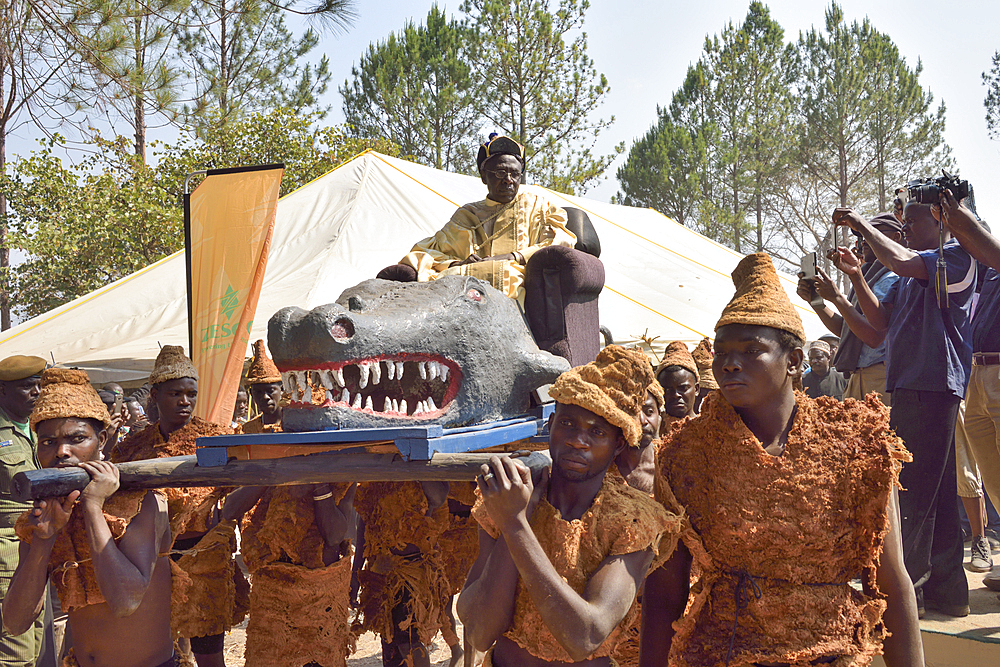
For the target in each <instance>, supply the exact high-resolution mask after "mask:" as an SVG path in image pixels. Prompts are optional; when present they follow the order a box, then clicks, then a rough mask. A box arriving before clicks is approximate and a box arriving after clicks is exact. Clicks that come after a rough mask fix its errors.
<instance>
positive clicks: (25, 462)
mask: <svg viewBox="0 0 1000 667" xmlns="http://www.w3.org/2000/svg"><path fill="white" fill-rule="evenodd" d="M44 369H45V359H42V358H41V357H26V356H21V355H16V356H13V357H7V358H6V359H4V360H3V361H0V600H2V599H3V597H4V596H5V595H6V594H7V587H8V586H9V585H10V579H11V577H13V576H14V570H15V569H16V568H17V553H18V539H17V537H16V536H15V535H14V522H15V521H17V518H18V517H19V516H21V515H22V514H23V513H25V512H27V511H28V510H30V509H31V507H32V504H31V503H30V502H26V503H21V502H16V501H14V500H13V499H12V498H11V495H10V494H11V481H12V480H13V478H14V474H15V473H19V472H21V471H23V470H37V469H39V468H40V467H41V466H40V465H39V464H38V454H37V451H36V448H35V434H34V432H32V430H31V428H30V427H29V426H28V417H29V415H31V410H32V408H34V407H35V399H37V398H38V393H39V390H40V382H41V373H42V370H44ZM44 616H45V614H44V612H43V613H40V614H39V615H38V618H37V619H35V623H34V625H33V626H32V628H31V629H30V630H28V631H27V632H25V633H24V634H20V635H10V634H8V633H7V632H6V631H5V630H0V633H2V634H0V665H3V666H4V667H33V666H34V664H35V661H36V660H37V658H38V655H39V653H40V652H41V650H42V643H43V638H44V633H43V630H44Z"/></svg>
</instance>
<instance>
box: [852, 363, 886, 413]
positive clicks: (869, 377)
mask: <svg viewBox="0 0 1000 667" xmlns="http://www.w3.org/2000/svg"><path fill="white" fill-rule="evenodd" d="M873 391H874V392H875V393H876V394H878V396H879V398H881V399H882V402H883V403H885V404H886V405H887V406H888V405H890V404H891V402H890V400H889V394H887V393H885V363H881V362H880V363H877V364H872V365H871V366H868V367H866V368H859V369H858V370H856V371H854V372H852V373H851V379H850V380H848V381H847V388H846V389H844V398H856V399H857V400H859V401H863V400H865V396H867V395H868V394H870V393H871V392H873Z"/></svg>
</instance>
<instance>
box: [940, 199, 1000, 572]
mask: <svg viewBox="0 0 1000 667" xmlns="http://www.w3.org/2000/svg"><path fill="white" fill-rule="evenodd" d="M932 213H933V214H934V217H935V218H936V219H938V220H940V221H942V222H943V223H944V226H945V228H946V229H947V230H948V231H950V232H951V234H952V235H953V236H954V237H955V239H956V240H957V241H958V242H959V243H960V244H961V245H962V247H963V248H965V249H966V250H968V251H969V253H970V254H971V255H972V256H973V257H974V258H975V259H977V260H978V261H980V262H982V263H983V264H985V265H987V266H988V267H990V268H989V270H988V271H987V272H986V278H985V280H984V281H983V287H982V291H981V293H980V295H979V302H978V303H977V304H976V312H975V315H974V317H973V319H972V351H973V355H972V372H971V373H970V376H969V389H968V392H967V394H966V397H965V431H966V436H967V437H968V441H969V448H970V449H971V450H972V454H973V456H974V457H975V459H976V463H978V464H979V470H980V472H981V473H982V476H983V486H984V487H985V489H986V493H987V494H988V495H989V496H990V498H992V499H1000V423H998V421H1000V414H998V408H1000V273H997V271H998V269H1000V240H998V239H997V238H996V237H994V236H993V235H992V234H990V233H989V232H988V231H986V229H984V228H983V226H982V225H980V224H979V222H978V221H977V220H976V217H975V215H973V213H972V211H970V210H969V209H968V208H966V207H965V206H964V205H963V204H962V203H961V202H959V201H958V200H957V199H956V198H955V196H954V195H953V194H952V193H951V191H950V190H944V192H942V193H941V201H940V204H938V205H936V206H934V207H933V208H932ZM994 502H996V500H994ZM986 553H987V556H988V555H989V551H987V552H986ZM983 583H984V584H986V586H987V587H988V588H990V589H992V590H1000V567H994V568H993V570H992V571H991V572H990V574H988V575H986V579H985V580H984V581H983Z"/></svg>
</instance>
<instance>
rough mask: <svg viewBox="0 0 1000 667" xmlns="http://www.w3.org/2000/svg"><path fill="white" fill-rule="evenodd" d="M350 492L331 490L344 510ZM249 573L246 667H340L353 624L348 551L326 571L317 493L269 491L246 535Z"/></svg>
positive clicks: (343, 487)
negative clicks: (313, 666) (310, 666)
mask: <svg viewBox="0 0 1000 667" xmlns="http://www.w3.org/2000/svg"><path fill="white" fill-rule="evenodd" d="M349 486H350V485H349V484H331V485H330V488H331V490H332V491H333V499H334V501H335V502H340V501H341V500H342V499H343V497H344V494H345V493H347V489H348V487H349ZM241 534H242V537H243V543H242V551H243V560H244V562H245V563H246V565H247V569H248V570H250V574H251V577H252V579H253V586H252V587H251V589H250V622H249V624H248V625H247V639H246V652H245V657H246V664H247V665H248V667H254V666H260V667H301V665H303V664H307V663H311V662H314V663H317V664H320V665H323V667H343V666H344V665H346V664H347V656H348V655H349V654H350V653H351V651H352V650H353V646H354V637H353V636H352V635H351V628H350V625H349V624H348V601H349V597H350V587H351V557H350V556H351V553H352V552H351V548H350V543H349V542H347V541H346V540H345V542H344V543H343V544H342V548H341V558H340V560H338V561H337V562H335V563H332V564H330V565H326V563H325V562H324V560H323V547H324V546H325V544H326V543H325V541H324V539H323V536H322V535H321V534H320V532H319V527H318V525H317V523H316V513H315V501H313V491H312V485H299V486H278V487H269V488H268V489H266V490H265V491H264V493H263V495H262V496H261V498H260V500H259V501H258V502H257V504H256V506H254V508H253V510H251V512H250V513H249V514H248V515H247V517H246V519H245V520H244V522H243V525H242V527H241Z"/></svg>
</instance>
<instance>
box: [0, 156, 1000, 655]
mask: <svg viewBox="0 0 1000 667" xmlns="http://www.w3.org/2000/svg"><path fill="white" fill-rule="evenodd" d="M524 165H525V163H524V150H523V147H521V146H519V145H518V144H517V143H516V142H514V141H512V140H510V139H509V138H506V137H497V138H492V139H491V141H489V142H487V143H486V144H484V145H483V146H482V147H481V149H480V155H479V166H480V172H481V174H482V176H483V182H484V184H486V185H487V188H488V190H489V196H488V198H487V200H485V201H484V202H479V203H477V204H474V205H467V206H465V207H462V209H460V211H459V212H458V213H456V215H455V216H454V217H453V218H452V220H451V221H450V222H449V223H448V225H447V226H446V227H445V229H443V230H442V231H441V232H438V234H436V235H435V236H433V237H431V238H429V239H425V240H423V241H421V242H419V243H418V244H417V245H416V246H414V249H413V251H411V252H410V253H409V254H408V255H407V257H406V258H404V260H403V263H404V264H405V265H408V266H411V267H412V268H413V269H415V270H416V272H417V273H418V279H423V280H432V279H434V278H435V277H436V276H437V275H442V274H448V273H449V272H450V273H455V272H457V273H460V274H462V275H469V276H473V277H479V278H481V279H484V280H487V281H488V282H490V283H491V284H493V285H494V286H495V287H497V288H498V289H500V290H502V291H503V292H504V293H505V294H507V295H508V296H509V297H511V298H518V297H519V295H520V292H521V291H523V280H522V279H523V275H524V267H525V265H526V263H527V261H528V260H529V259H530V258H531V256H532V255H533V254H534V252H535V251H536V250H538V249H539V248H540V247H544V246H545V245H551V244H564V245H567V244H568V245H572V243H573V242H574V236H573V233H572V232H571V231H569V230H568V229H567V228H566V226H565V220H566V216H565V213H564V212H561V211H560V209H558V207H555V206H553V205H552V204H551V203H549V202H548V201H546V200H545V199H544V198H543V197H541V196H539V195H534V194H532V195H531V196H530V197H528V198H525V197H524V196H523V194H524V193H522V194H521V195H519V192H518V190H519V188H518V184H519V182H520V179H521V176H522V173H523V169H524ZM833 218H834V222H835V223H836V224H839V225H846V226H849V227H850V228H851V229H852V230H854V231H855V232H857V233H858V234H859V235H860V236H861V237H862V238H863V239H864V243H863V244H862V249H861V254H862V258H863V259H862V258H859V257H858V256H857V255H855V254H854V253H853V252H852V251H851V250H849V249H847V248H838V249H837V250H836V251H835V253H834V255H833V258H834V261H835V263H836V266H837V267H838V269H839V270H841V271H843V272H844V273H845V274H846V276H847V277H848V278H849V280H850V282H851V284H852V286H853V290H852V293H851V294H849V295H848V296H846V297H845V296H844V295H843V294H841V293H840V292H839V290H838V289H837V288H836V286H835V283H834V281H832V280H831V279H830V278H829V276H828V275H826V274H825V273H823V272H820V274H819V275H818V277H817V278H816V280H815V281H814V282H810V283H803V284H802V285H801V286H800V294H801V295H802V296H803V297H805V298H807V300H810V301H811V302H812V303H814V304H818V303H819V301H818V300H817V299H814V298H813V295H812V293H811V292H812V290H816V291H818V293H819V295H820V296H821V297H823V299H825V300H826V301H828V302H830V303H832V304H833V306H834V308H836V311H837V312H834V311H833V309H831V308H829V307H827V306H826V305H814V307H815V308H816V310H817V313H818V314H819V315H820V317H821V319H822V320H823V321H824V323H825V324H826V325H827V326H828V327H829V328H830V329H831V331H833V332H834V333H835V334H836V335H835V336H834V337H833V340H831V341H817V342H814V343H812V344H811V345H809V349H808V359H809V371H808V372H806V373H805V375H803V373H802V370H803V368H804V365H805V360H806V355H807V351H806V349H805V348H806V334H805V330H804V327H803V324H802V321H801V319H800V317H799V316H798V314H797V312H796V310H795V308H794V307H793V305H792V303H791V301H790V300H789V298H788V296H787V295H786V293H785V292H784V289H783V288H782V287H781V285H780V282H779V279H778V275H777V273H776V271H775V269H774V266H773V264H772V262H771V259H770V257H768V256H767V255H766V254H764V253H757V254H752V255H749V256H747V257H745V258H744V259H743V260H742V261H740V262H739V264H738V266H737V267H736V268H735V270H734V272H733V282H734V286H735V294H734V296H733V298H732V299H731V300H730V302H729V304H728V305H727V306H726V308H725V309H724V310H723V312H722V314H721V317H720V319H719V321H718V323H717V325H716V329H715V337H714V340H709V339H707V338H706V339H705V340H703V341H701V342H700V343H699V344H698V345H697V346H696V347H695V349H694V350H693V351H692V350H690V349H689V348H688V346H687V345H686V344H685V343H683V342H673V343H671V344H669V345H668V346H667V347H666V350H665V352H664V354H663V356H662V358H660V359H658V360H657V363H656V364H655V365H654V364H652V363H651V362H650V359H649V357H648V356H647V355H646V354H645V353H644V352H642V351H640V350H639V349H627V348H623V347H620V346H616V345H608V346H606V347H605V348H604V349H602V350H601V351H600V352H599V353H598V355H597V358H596V360H595V361H593V362H591V363H588V364H584V365H581V366H577V367H576V368H573V369H571V370H570V371H568V372H566V373H563V374H562V375H561V376H560V377H559V378H558V379H557V380H556V381H555V383H554V384H553V385H551V386H550V387H549V388H548V391H547V393H548V396H549V397H550V398H551V399H552V400H553V401H554V402H555V406H554V412H553V413H552V415H551V417H550V418H549V420H548V452H549V454H550V457H551V461H552V462H551V466H550V467H549V468H547V469H545V470H543V471H542V472H540V473H537V474H533V473H532V471H530V470H529V469H528V468H527V467H526V466H524V465H523V464H522V463H521V462H520V461H519V460H518V459H517V458H516V457H508V456H501V455H497V456H494V457H492V458H491V459H490V462H489V464H487V465H484V466H483V468H482V474H481V475H480V476H479V477H478V478H477V479H476V481H475V482H467V483H450V484H449V483H445V482H393V483H388V482H378V483H368V482H360V483H357V484H309V485H298V486H285V487H267V486H255V487H241V488H237V489H233V488H215V487H204V488H202V487H198V488H165V489H162V490H156V491H126V490H121V489H120V488H119V487H120V482H119V473H118V469H117V467H116V466H115V465H113V463H120V462H126V461H140V460H145V459H152V458H159V457H169V456H177V455H187V454H191V453H194V450H195V440H196V438H198V437H202V436H212V435H219V434H225V433H232V432H234V430H235V431H236V432H240V433H254V434H263V433H269V432H278V431H281V429H282V415H283V409H284V406H286V405H287V402H286V401H287V396H286V395H285V394H284V389H285V387H284V385H283V383H282V376H281V374H280V372H279V371H278V369H277V367H276V366H275V364H274V363H273V362H272V361H271V360H270V359H269V358H268V355H267V351H266V349H265V346H264V343H263V341H257V342H256V343H255V344H254V356H253V359H252V362H251V363H250V365H249V367H248V369H247V371H246V373H245V376H244V380H245V386H246V389H245V397H246V399H247V401H248V404H249V405H251V406H252V407H253V414H254V415H255V416H254V417H253V418H252V419H246V418H245V415H246V413H244V412H243V408H242V404H241V403H240V402H239V401H238V402H237V412H236V414H234V418H233V423H232V424H227V425H218V424H212V423H210V422H206V421H204V420H201V419H199V418H198V417H195V416H194V408H195V405H196V403H197V395H198V373H197V370H196V369H195V367H194V365H193V364H192V363H191V361H190V360H189V359H188V358H187V357H186V356H185V355H184V352H183V349H182V348H179V347H174V346H165V347H164V348H163V349H162V350H161V351H160V354H159V355H158V357H157V359H156V362H155V365H154V369H153V372H152V374H151V376H150V378H149V382H148V388H147V390H146V391H141V392H140V393H139V395H138V396H137V397H136V399H137V400H136V402H135V404H134V405H133V402H132V401H131V400H127V399H125V397H124V395H123V392H122V393H118V392H120V391H121V390H120V387H119V388H117V390H116V388H115V387H110V388H109V387H105V388H104V389H103V390H102V391H104V392H105V393H104V394H103V395H102V393H101V392H98V391H96V390H95V389H94V388H93V386H92V385H91V383H90V379H89V378H88V377H87V375H86V373H84V372H83V371H80V370H74V369H64V368H45V366H46V363H45V360H44V359H41V358H38V357H12V358H8V359H6V360H3V361H2V362H0V438H2V441H0V461H2V463H3V466H2V467H0V475H2V477H0V557H2V561H0V564H2V568H3V569H2V571H0V595H2V598H3V603H2V622H3V635H2V638H0V665H12V666H14V665H17V666H20V665H24V666H28V665H33V664H35V660H36V658H37V656H38V654H39V652H40V650H41V645H42V643H43V636H44V633H45V625H46V623H45V619H46V618H47V616H46V613H45V607H46V604H48V603H49V601H48V595H47V594H46V584H47V583H48V584H50V585H51V586H52V587H53V588H54V590H55V592H56V594H57V599H58V602H57V604H58V606H59V607H60V609H61V610H62V611H63V612H66V613H67V614H68V630H67V638H68V639H67V647H68V651H67V653H66V655H65V657H64V662H63V664H64V665H70V666H72V665H84V666H90V665H116V666H123V667H132V666H134V667H161V666H164V665H180V664H192V661H193V663H195V664H197V665H198V667H209V666H211V667H214V666H217V665H224V664H225V660H224V657H223V655H224V654H223V642H224V636H225V633H226V632H227V631H228V630H229V629H230V628H232V627H234V626H235V625H237V624H239V623H241V622H242V621H243V619H244V618H246V616H247V614H249V621H248V623H247V626H246V633H247V639H246V646H245V661H246V664H247V665H250V666H261V667H282V666H287V667H301V666H303V665H306V666H313V665H319V666H321V667H333V666H336V665H345V664H346V660H347V658H348V657H349V655H350V654H351V652H352V650H353V647H354V643H355V640H356V638H357V637H358V636H359V635H360V634H361V633H364V632H368V631H371V632H374V633H376V634H377V635H378V636H379V637H380V639H381V644H382V661H383V664H384V665H386V666H387V667H395V666H402V665H408V666H411V667H412V666H421V665H429V655H428V646H429V645H430V643H431V642H432V641H433V640H434V638H435V637H436V636H437V635H438V633H441V634H442V635H443V637H444V639H445V641H446V642H447V644H448V646H449V647H450V648H451V663H452V665H457V664H459V663H462V662H464V664H475V665H486V666H494V665H495V666H497V667H506V666H508V665H528V666H534V665H552V664H565V663H571V664H584V665H599V666H604V665H642V666H643V667H650V666H653V665H668V664H669V665H674V666H678V667H681V666H687V665H690V666H692V667H693V666H709V665H727V666H728V665H734V666H736V665H744V666H754V665H760V666H764V667H784V666H789V667H791V666H796V667H805V666H806V665H835V666H836V665H841V666H844V665H866V664H869V663H870V661H871V660H872V658H873V657H874V656H875V655H878V654H883V655H884V656H885V660H886V663H887V664H888V665H890V667H896V666H901V665H907V666H918V665H923V649H922V644H921V639H920V632H919V627H918V623H917V619H918V617H919V615H920V614H922V613H923V610H925V609H935V610H939V611H942V612H943V613H946V614H950V615H953V616H961V615H965V614H968V613H969V606H968V585H967V582H966V579H965V575H964V571H963V563H962V561H963V556H962V534H961V528H960V526H959V523H958V501H957V498H958V497H959V491H958V486H959V484H958V481H959V479H960V475H959V473H958V472H957V471H956V464H955V447H954V441H955V433H956V425H960V426H961V428H959V431H960V432H963V433H964V437H965V438H966V441H967V447H966V449H967V452H966V457H967V459H966V460H967V461H972V460H975V461H976V462H979V467H980V469H981V470H982V472H983V475H982V478H983V484H982V486H984V487H985V489H986V491H987V492H989V491H990V490H991V489H995V488H996V487H997V485H998V484H1000V479H998V478H997V475H998V474H1000V452H998V450H997V442H998V441H997V437H996V433H997V430H996V426H995V423H994V422H993V421H992V418H991V417H990V414H991V410H990V406H991V400H1000V398H998V397H1000V386H994V385H995V384H996V383H998V382H1000V379H992V378H991V376H990V373H989V370H990V369H991V368H995V367H1000V337H998V336H997V335H994V334H993V330H994V322H993V320H994V319H995V316H996V314H997V313H1000V306H994V305H993V299H994V298H995V297H996V296H997V295H995V294H993V292H994V291H995V290H996V289H997V285H1000V277H998V276H1000V274H998V273H997V271H996V269H990V271H989V272H988V273H987V274H986V277H985V280H984V281H982V288H981V293H980V296H979V302H978V304H977V306H976V309H977V313H976V315H975V316H974V317H971V318H970V314H971V313H970V310H971V304H972V301H973V300H974V297H973V295H974V294H976V289H977V285H978V283H977V281H976V261H975V260H978V261H980V262H983V263H985V264H987V265H989V266H996V267H1000V242H997V241H996V240H994V239H993V237H992V236H990V235H989V234H988V233H987V232H985V231H984V230H983V229H982V227H981V226H980V225H979V223H978V222H977V221H976V220H975V218H974V217H973V216H972V215H971V214H970V213H969V212H968V211H967V209H965V208H964V207H963V206H962V205H961V203H960V202H957V201H955V200H954V198H952V197H950V194H948V193H947V192H946V193H945V195H944V196H943V197H942V201H941V204H940V205H937V206H929V205H924V204H917V203H915V202H910V203H907V204H906V206H905V208H903V210H902V211H901V212H900V215H899V217H898V218H897V217H896V216H895V215H892V214H889V215H888V216H886V215H883V216H878V217H876V219H874V220H872V221H871V222H869V221H866V220H864V219H862V218H861V217H860V216H858V215H857V213H855V212H853V211H851V210H848V209H837V210H836V211H835V212H834V214H833ZM938 225H943V226H944V228H945V229H946V230H948V231H949V232H950V233H953V234H954V239H953V240H949V241H948V243H946V244H945V245H944V255H943V257H944V260H945V262H946V263H947V275H946V276H945V275H944V273H945V272H944V271H943V270H941V269H939V262H938V259H939V256H938V248H937V241H936V239H937V237H938V229H939V228H938ZM904 242H905V243H904ZM967 247H968V248H969V250H968V251H967V250H966V248H967ZM973 248H974V250H973ZM970 252H971V253H972V254H971V255H970ZM942 296H943V297H946V298H947V302H946V305H942V304H943V303H945V302H944V301H943V300H942ZM998 333H1000V332H998ZM994 341H996V342H995V343H994ZM977 371H978V372H977ZM796 389H804V390H805V391H804V392H803V391H797V390H796ZM967 389H968V395H966V390H967ZM313 394H314V395H315V396H317V397H322V396H323V392H321V391H316V392H313ZM963 398H966V404H965V408H964V421H959V417H960V415H961V414H963V410H962V409H961V406H962V399H963ZM320 400H321V399H320ZM963 429H964V430H963ZM991 447H992V449H990V448H991ZM966 465H967V466H968V464H966ZM68 466H77V467H80V468H83V469H84V470H85V471H86V472H87V473H88V474H89V475H90V477H91V481H90V483H89V484H88V485H87V486H86V487H85V488H84V490H83V491H82V492H81V491H74V492H72V493H70V494H69V495H68V496H65V497H59V498H48V499H43V500H38V501H35V502H34V503H18V502H15V501H14V500H13V499H12V498H11V495H10V482H11V478H12V477H13V475H14V474H15V473H16V472H19V471H21V470H30V469H37V468H51V467H68ZM991 485H992V486H991ZM978 516H979V517H981V516H982V514H981V513H980V514H979V515H978ZM972 518H973V517H972V514H971V513H970V519H972ZM977 535H978V536H982V535H983V531H982V530H980V532H979V533H977ZM238 536H239V539H240V542H239V544H240V547H239V554H237V543H238V541H237V538H238ZM974 544H975V542H974ZM974 551H975V550H974ZM986 557H987V559H988V558H989V546H988V543H987V552H986ZM245 575H249V581H248V579H247V577H246V576H245ZM998 579H1000V577H998ZM453 610H454V613H453ZM456 613H457V616H458V619H460V620H461V622H462V627H463V630H464V631H463V636H459V633H458V624H457V620H456V618H455V614H456Z"/></svg>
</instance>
